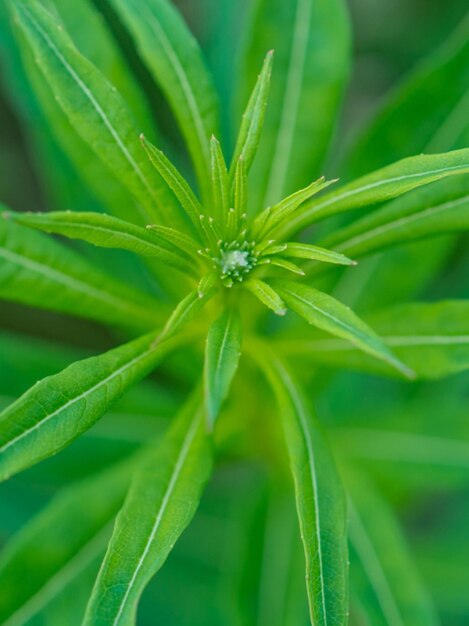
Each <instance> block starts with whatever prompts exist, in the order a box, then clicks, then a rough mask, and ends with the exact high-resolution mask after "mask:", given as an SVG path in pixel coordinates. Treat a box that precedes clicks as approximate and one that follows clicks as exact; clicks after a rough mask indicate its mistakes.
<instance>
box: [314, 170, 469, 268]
mask: <svg viewBox="0 0 469 626" xmlns="http://www.w3.org/2000/svg"><path fill="white" fill-rule="evenodd" d="M465 230H469V176H461V177H457V178H453V179H451V178H450V179H446V180H442V181H440V182H438V183H434V184H433V185H430V186H429V187H424V188H423V189H416V190H415V191H413V192H411V193H409V194H408V195H406V196H404V197H402V198H397V199H396V200H394V201H392V202H390V203H388V204H386V205H385V206H384V207H383V208H381V209H379V210H377V211H373V212H372V213H370V215H367V216H366V217H363V218H362V219H360V220H358V221H356V222H354V223H353V224H351V225H350V226H347V227H345V228H342V229H340V230H338V231H336V232H335V233H334V234H333V235H331V236H330V237H328V238H327V239H326V240H325V244H326V245H333V246H334V247H336V248H337V249H338V250H340V251H341V252H345V253H346V254H350V255H352V256H355V257H359V256H364V255H368V254H371V253H373V252H376V251H380V250H382V249H385V248H389V247H391V246H396V245H399V244H401V243H404V242H407V241H414V240H418V239H423V238H425V237H431V236H434V237H435V236H438V235H442V234H444V233H451V232H457V231H465Z"/></svg>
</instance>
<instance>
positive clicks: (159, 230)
mask: <svg viewBox="0 0 469 626" xmlns="http://www.w3.org/2000/svg"><path fill="white" fill-rule="evenodd" d="M147 228H148V230H151V231H152V232H154V233H155V234H156V235H157V236H158V237H159V238H161V239H162V240H165V241H167V242H168V243H170V244H171V245H173V246H175V247H176V248H178V249H179V250H180V251H181V252H185V253H186V254H190V255H191V256H192V257H194V259H197V260H199V254H198V251H199V250H200V245H199V244H198V243H197V242H196V241H195V240H194V239H192V237H189V235H186V234H185V233H181V231H180V230H175V229H174V228H168V226H160V225H159V224H148V225H147Z"/></svg>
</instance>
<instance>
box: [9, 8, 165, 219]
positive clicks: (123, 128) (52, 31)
mask: <svg viewBox="0 0 469 626" xmlns="http://www.w3.org/2000/svg"><path fill="white" fill-rule="evenodd" d="M14 12H15V16H16V18H17V20H18V23H19V25H20V27H21V28H22V31H23V33H24V35H25V37H26V39H27V41H28V43H29V45H30V47H31V49H32V51H33V53H34V56H35V58H36V61H37V63H38V64H39V67H40V70H41V72H42V73H43V75H44V77H45V78H46V80H47V82H48V84H49V86H50V88H51V90H52V91H53V93H54V95H55V96H56V98H57V101H58V103H59V104H60V106H61V107H62V109H63V110H64V112H65V113H66V115H67V117H68V119H69V121H70V123H71V124H72V125H73V126H74V127H75V128H76V130H77V131H78V132H79V133H80V135H81V136H82V138H83V139H84V140H85V141H86V142H87V143H88V144H89V145H90V146H91V147H92V149H93V150H94V151H95V152H96V154H97V155H98V156H99V157H100V158H101V159H102V160H103V161H104V162H105V163H106V165H107V166H108V167H109V168H110V169H111V170H112V171H113V172H114V174H115V175H116V176H117V177H118V179H119V180H121V181H122V182H123V183H124V184H125V185H126V186H127V187H128V188H129V189H130V191H131V192H132V193H133V194H134V195H135V197H136V198H137V199H138V200H139V201H140V202H141V204H142V205H143V207H144V208H145V210H146V211H147V213H148V214H149V215H150V216H154V218H155V219H162V218H164V216H165V215H168V211H170V210H171V207H172V206H173V205H172V204H171V196H170V194H169V193H168V192H167V190H166V187H165V186H164V185H163V183H162V181H161V179H160V178H159V177H158V176H157V175H156V173H155V172H154V170H153V169H152V168H151V166H150V164H149V163H148V162H147V160H146V159H145V156H144V155H143V154H142V151H141V148H140V145H139V140H138V135H139V133H138V131H137V129H136V128H135V126H134V122H133V120H132V117H131V115H130V113H129V111H128V110H127V107H126V104H125V102H124V101H123V100H122V98H121V96H120V95H119V94H118V93H117V91H116V90H115V88H114V87H113V86H112V85H111V84H110V83H109V82H108V81H107V79H106V78H105V77H104V76H103V75H102V74H101V73H100V72H99V71H98V70H97V69H96V68H95V67H94V66H93V65H92V64H91V63H90V62H89V61H88V60H87V59H85V58H84V57H83V56H82V55H81V54H80V53H79V52H78V50H77V49H76V48H75V46H74V45H73V42H72V41H71V40H70V38H69V37H68V35H67V34H66V33H65V31H64V29H63V27H62V25H61V24H60V22H58V21H57V20H56V19H55V18H54V17H53V16H52V15H51V14H50V13H49V12H48V11H46V10H45V9H44V8H43V7H42V6H41V5H40V3H39V2H38V1H37V0H19V1H18V2H15V4H14ZM173 217H175V218H177V212H176V213H174V215H173Z"/></svg>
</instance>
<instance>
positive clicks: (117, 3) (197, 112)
mask: <svg viewBox="0 0 469 626" xmlns="http://www.w3.org/2000/svg"><path fill="white" fill-rule="evenodd" d="M110 4H111V6H112V7H113V8H114V10H115V11H116V12H117V14H118V15H119V17H120V19H121V20H122V23H123V24H124V26H125V27H127V28H128V29H129V31H130V33H131V35H132V37H133V39H134V41H135V44H136V46H137V49H138V51H139V53H140V55H141V57H142V59H143V61H144V62H145V63H146V65H147V66H148V69H149V70H150V72H151V73H152V75H153V76H154V78H155V79H156V81H157V82H158V84H159V86H160V87H161V89H162V91H163V93H164V94H165V96H166V98H167V100H168V102H169V104H170V105H171V108H172V110H173V113H174V115H175V116H176V119H177V120H178V122H179V126H180V127H181V130H182V133H183V134H184V137H185V140H186V143H187V146H188V148H189V151H190V153H191V156H192V161H193V163H194V167H195V169H196V172H197V176H198V180H199V185H200V187H201V189H202V193H203V197H204V199H209V198H210V188H209V185H208V183H209V181H210V148H209V138H210V136H211V135H212V133H215V134H216V135H218V134H219V133H218V105H217V96H216V93H215V89H214V86H213V84H212V79H211V77H210V75H209V73H208V72H207V70H206V68H205V65H204V62H203V59H202V55H201V52H200V49H199V46H198V44H197V42H196V41H195V39H194V37H193V36H192V34H191V33H190V32H189V30H188V28H187V26H186V24H185V23H184V21H183V20H182V18H181V16H180V15H179V13H178V12H177V10H176V9H175V8H174V6H173V4H172V3H171V2H168V1H167V0H153V1H152V2H148V0H110Z"/></svg>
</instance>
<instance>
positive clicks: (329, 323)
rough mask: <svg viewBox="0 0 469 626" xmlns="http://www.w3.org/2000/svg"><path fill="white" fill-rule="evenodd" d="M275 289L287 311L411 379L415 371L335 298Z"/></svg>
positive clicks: (297, 287) (296, 288)
mask: <svg viewBox="0 0 469 626" xmlns="http://www.w3.org/2000/svg"><path fill="white" fill-rule="evenodd" d="M274 287H275V289H276V291H277V292H278V293H279V295H280V296H281V298H282V299H283V300H284V302H285V304H286V305H287V307H289V308H291V309H292V310H293V311H295V313H297V314H298V315H300V316H301V317H303V318H304V319H305V320H306V321H307V322H309V323H310V324H312V325H314V326H317V327H318V328H321V329H322V330H325V331H327V332H328V333H331V334H333V335H337V336H338V337H343V338H344V339H347V340H348V341H350V342H351V343H353V344H354V345H355V346H356V347H357V348H359V349H360V350H362V351H363V352H366V353H367V354H371V355H372V356H374V357H375V358H377V359H379V360H381V361H384V362H386V363H388V364H389V365H391V366H392V367H394V368H395V369H396V370H398V371H399V372H401V374H403V375H404V376H407V377H408V378H413V377H414V374H413V372H412V370H411V369H410V368H409V367H407V366H406V365H404V364H403V363H401V361H399V360H398V359H397V358H396V357H395V356H394V355H393V353H392V352H391V350H390V349H389V348H388V347H387V346H386V345H385V343H384V342H383V341H382V340H381V339H380V337H378V335H377V334H376V333H375V332H374V331H373V330H371V328H370V327H369V326H368V325H367V324H365V323H364V322H363V321H362V320H361V319H360V318H359V317H357V316H356V315H355V313H354V312H353V311H352V310H351V309H349V307H347V306H345V305H344V304H342V303H341V302H339V301H338V300H336V299H335V298H333V297H332V296H329V295H328V294H325V293H323V292H322V291H318V290H317V289H314V288H313V287H308V286H307V285H304V284H301V283H294V282H287V281H275V282H274Z"/></svg>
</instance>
